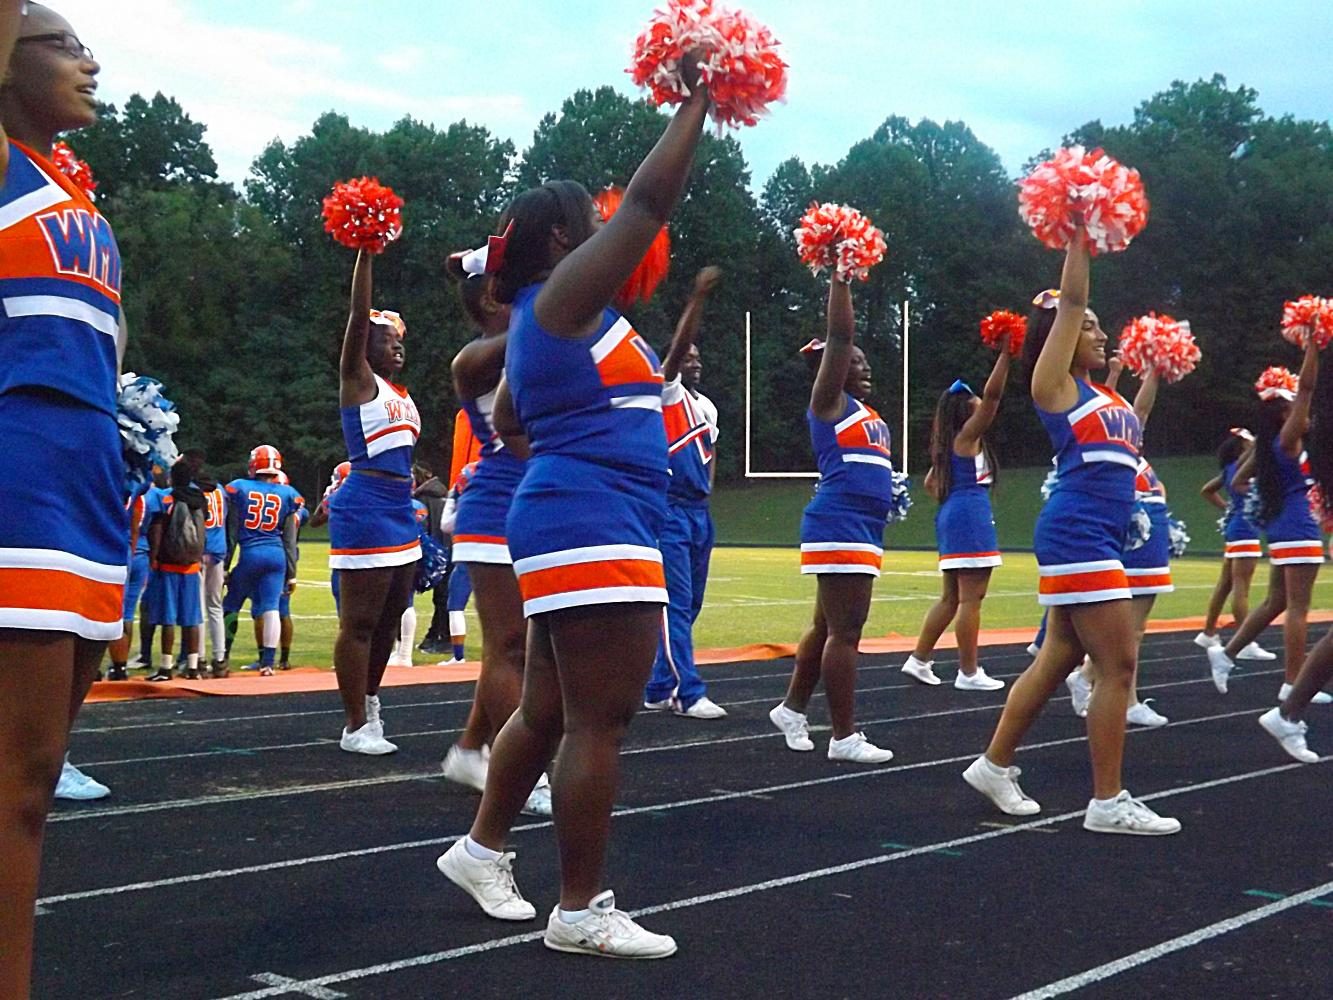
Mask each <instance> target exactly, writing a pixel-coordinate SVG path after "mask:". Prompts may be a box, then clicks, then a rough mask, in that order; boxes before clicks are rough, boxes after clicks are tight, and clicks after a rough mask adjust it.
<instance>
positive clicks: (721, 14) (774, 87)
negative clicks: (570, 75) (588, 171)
mask: <svg viewBox="0 0 1333 1000" xmlns="http://www.w3.org/2000/svg"><path fill="white" fill-rule="evenodd" d="M778 45H779V42H778V40H777V39H776V38H774V37H773V32H771V31H770V30H769V29H768V28H766V27H765V26H764V25H762V24H760V23H759V22H757V21H755V20H754V19H753V18H751V17H750V16H749V15H748V14H745V13H743V12H741V11H737V10H730V9H728V8H727V7H724V6H722V5H721V4H714V3H712V2H711V0H667V3H666V5H665V6H664V7H659V8H658V9H657V10H655V11H653V19H652V20H651V21H650V22H649V23H648V26H647V27H646V28H644V30H643V32H642V33H641V34H640V35H639V37H638V38H637V39H635V41H634V52H633V55H632V56H631V61H630V66H629V68H628V69H627V70H626V71H625V72H627V73H629V74H630V76H631V77H632V78H633V80H634V82H635V83H636V84H637V85H638V86H640V87H646V88H647V89H648V93H649V97H650V98H651V99H652V102H653V103H654V104H656V105H658V106H659V107H660V106H662V105H663V104H680V103H681V102H682V101H684V100H685V98H687V97H688V96H689V88H688V87H687V86H686V85H685V80H684V78H683V77H682V75H681V62H682V60H683V59H684V57H685V54H686V53H687V52H691V51H694V52H695V53H696V55H697V57H698V60H699V80H700V82H701V83H703V84H705V85H706V86H707V87H708V91H709V94H710V96H711V97H712V107H711V109H710V111H709V113H710V114H711V115H712V117H713V121H715V122H717V124H718V127H719V128H721V127H723V126H725V125H731V126H740V125H755V124H758V122H759V118H760V117H761V116H762V115H764V114H766V113H767V112H768V106H769V105H770V104H772V103H773V102H774V101H780V100H782V97H783V95H784V94H785V93H786V92H787V64H786V63H785V62H783V61H782V59H781V57H780V56H779V55H778V54H777V47H778Z"/></svg>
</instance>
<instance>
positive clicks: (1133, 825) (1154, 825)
mask: <svg viewBox="0 0 1333 1000" xmlns="http://www.w3.org/2000/svg"><path fill="white" fill-rule="evenodd" d="M1083 829H1085V830H1091V831H1092V832H1093V833H1131V834H1135V835H1137V836H1140V837H1162V836H1165V835H1167V834H1170V833H1179V832H1180V820H1177V819H1171V818H1170V817H1168V816H1158V815H1157V814H1156V813H1155V812H1153V811H1152V810H1151V809H1149V808H1148V807H1147V806H1145V805H1144V804H1143V803H1142V802H1140V801H1138V799H1136V798H1134V797H1133V796H1132V795H1130V794H1129V791H1128V790H1127V789H1122V790H1121V792H1120V794H1119V795H1117V796H1116V797H1115V798H1113V799H1112V800H1111V803H1110V805H1106V806H1103V805H1100V804H1099V803H1098V802H1097V800H1096V799H1092V800H1091V801H1090V802H1089V803H1088V811H1087V814H1086V815H1085V816H1084V817H1083Z"/></svg>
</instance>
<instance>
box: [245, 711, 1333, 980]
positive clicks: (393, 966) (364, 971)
mask: <svg viewBox="0 0 1333 1000" xmlns="http://www.w3.org/2000/svg"><path fill="white" fill-rule="evenodd" d="M1154 731H1155V730H1154ZM1331 759H1333V757H1323V758H1321V763H1322V762H1324V761H1328V760H1331ZM1310 766H1311V765H1309V764H1297V763H1293V764H1282V765H1280V766H1278V767H1266V768H1262V769H1260V770H1257V771H1247V772H1245V773H1242V774H1233V775H1228V776H1227V777H1225V778H1215V779H1213V780H1211V781H1202V782H1199V783H1197V784H1193V785H1182V786H1180V787H1178V788H1172V789H1167V790H1165V791H1161V792H1155V793H1153V794H1152V795H1146V796H1142V797H1141V798H1142V799H1144V800H1147V799H1165V798H1172V797H1174V796H1177V795H1186V794H1189V793H1192V792H1200V791H1206V790H1208V789H1210V788H1218V787H1221V786H1223V785H1230V784H1235V783H1237V782H1241V781H1249V780H1252V779H1255V778H1263V777H1268V776H1270V775H1274V774H1283V773H1285V772H1287V771H1293V770H1296V769H1298V768H1302V767H1310ZM879 773H889V772H888V771H882V772H879ZM1083 815H1084V810H1082V809H1079V810H1076V811H1074V812H1067V813H1062V814H1060V815H1058V816H1047V817H1044V818H1042V819H1039V820H1032V821H1029V822H1026V823H1015V824H1014V825H1013V826H1010V827H1006V828H1005V829H1002V830H988V831H986V832H985V833H974V834H969V835H968V836H965V837H955V838H953V839H952V840H945V841H941V842H940V843H937V844H927V845H925V846H922V847H912V848H907V849H904V850H900V851H894V852H892V853H891V854H879V855H875V856H874V857H870V858H862V859H860V860H859V861H849V862H846V863H844V864H839V865H831V866H829V867H827V868H817V869H814V870H813V871H806V872H798V873H796V874H794V875H784V876H782V877H780V878H773V879H767V880H765V881H763V882H754V883H751V884H749V885H742V886H736V887H735V888H732V889H723V890H721V891H719V892H710V893H704V894H702V895H698V896H691V897H689V898H687V899H676V900H672V901H670V902H667V903H659V904H657V905H654V906H645V907H643V908H642V909H638V910H632V911H630V916H632V917H647V916H652V915H653V914H656V913H670V912H672V911H674V910H686V909H693V908H694V907H696V906H705V905H707V904H709V903H717V902H722V901H725V900H729V899H737V898H739V897H741V896H751V895H754V894H756V893H760V892H771V891H772V890H774V889H785V888H787V887H789V886H794V885H801V884H803V883H806V882H811V881H814V880H815V879H821V878H829V877H831V876H835V875H844V874H847V873H848V872H854V871H860V870H862V869H866V868H874V867H878V866H880V865H885V864H889V863H892V862H895V861H903V860H905V859H907V858H913V857H917V856H918V855H922V854H934V853H935V852H937V851H943V850H951V849H955V848H959V847H965V846H967V845H969V844H977V843H981V842H983V841H987V840H995V839H996V838H998V837H1007V836H1010V835H1011V834H1015V833H1022V832H1024V831H1027V830H1031V829H1034V828H1037V827H1045V826H1053V825H1055V824H1057V823H1065V822H1068V821H1069V820H1071V819H1077V818H1079V817H1081V816H1083ZM1321 888H1324V887H1321ZM1311 891H1313V890H1311ZM1324 891H1325V892H1326V891H1327V889H1326V888H1324ZM1322 894H1323V893H1320V895H1322ZM1293 898H1295V897H1293ZM1302 901H1303V902H1304V900H1302ZM1282 902H1284V903H1286V902H1289V901H1288V900H1282ZM1273 905H1276V904H1273ZM1292 905H1297V904H1292ZM1261 909H1267V907H1262V908H1261ZM1256 912H1257V911H1256ZM542 933H543V932H541V931H532V932H529V933H527V934H513V935H510V936H508V937H503V938H495V939H492V940H490V941H481V942H478V943H477V944H471V945H465V946H463V947H460V948H451V949H449V950H448V951H437V952H432V953H429V954H425V955H415V956H413V957H411V958H404V959H399V960H397V961H393V962H382V963H379V964H378V965H371V966H366V967H365V968H361V969H349V970H347V971H345V972H335V973H332V974H330V975H325V976H316V977H314V978H311V979H308V980H306V982H308V983H310V984H313V985H316V986H333V985H337V984H340V983H346V982H350V981H352V980H356V979H367V978H370V977H371V976H381V975H385V974H388V973H393V972H401V971H403V970H405V969H412V968H420V967H421V966H424V965H435V964H438V963H440V962H447V961H451V960H453V959H457V958H467V957H469V956H471V955H478V954H482V953H483V952H488V951H495V950H497V949H500V948H508V947H512V946H513V945H517V944H527V943H529V942H533V941H537V940H539V939H540V938H541V937H542ZM282 993H283V990H282V989H281V988H280V987H273V988H272V989H268V990H255V991H252V992H249V993H236V994H232V995H230V996H227V997H224V998H222V1000H264V998H266V997H274V996H281V995H282Z"/></svg>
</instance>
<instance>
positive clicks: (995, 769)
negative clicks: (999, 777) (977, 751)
mask: <svg viewBox="0 0 1333 1000" xmlns="http://www.w3.org/2000/svg"><path fill="white" fill-rule="evenodd" d="M981 764H982V766H983V767H985V768H986V770H987V771H989V772H990V773H991V774H1008V773H1009V768H1007V767H1001V766H1000V765H999V764H996V763H995V762H994V761H992V760H991V759H990V758H989V757H987V756H986V755H985V754H982V755H981Z"/></svg>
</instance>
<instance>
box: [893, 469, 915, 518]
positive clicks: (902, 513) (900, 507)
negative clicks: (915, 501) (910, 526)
mask: <svg viewBox="0 0 1333 1000" xmlns="http://www.w3.org/2000/svg"><path fill="white" fill-rule="evenodd" d="M911 489H912V480H911V477H909V476H908V475H907V473H906V472H895V473H893V489H892V491H891V492H890V493H889V520H888V523H889V524H897V523H898V522H899V521H903V520H906V518H907V512H908V511H909V510H911V509H912V492H911Z"/></svg>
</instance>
